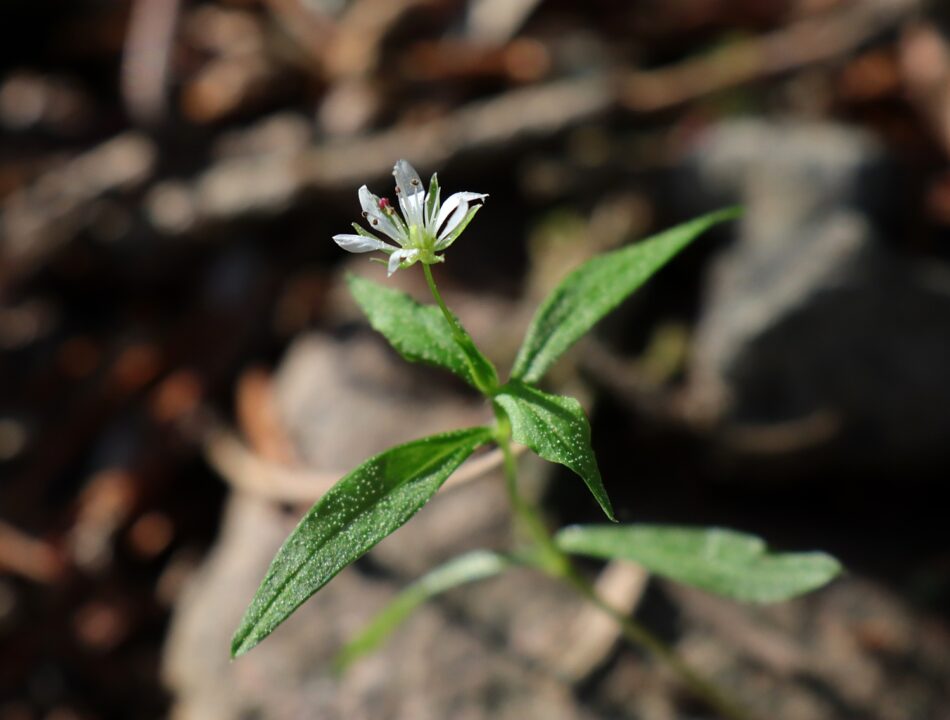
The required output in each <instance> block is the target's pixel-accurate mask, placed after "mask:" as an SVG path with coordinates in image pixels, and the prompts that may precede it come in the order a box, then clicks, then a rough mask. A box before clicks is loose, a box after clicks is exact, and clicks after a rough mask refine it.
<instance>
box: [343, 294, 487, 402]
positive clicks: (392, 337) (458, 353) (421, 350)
mask: <svg viewBox="0 0 950 720" xmlns="http://www.w3.org/2000/svg"><path fill="white" fill-rule="evenodd" d="M347 282H348V283H349V286H350V292H351V293H353V297H354V298H355V299H356V302H357V303H358V304H359V306H360V307H361V308H362V309H363V312H364V313H366V317H367V318H369V322H370V325H372V326H373V329H374V330H376V331H377V332H379V333H380V334H382V335H383V337H385V338H386V339H387V340H388V341H389V342H390V344H391V345H392V346H393V347H394V348H395V349H396V351H397V352H398V353H399V354H400V355H402V356H403V357H404V358H405V359H406V360H409V361H410V362H423V363H427V364H429V365H436V366H438V367H441V368H444V369H446V370H449V371H450V372H453V373H455V374H456V375H458V376H459V377H460V378H462V379H463V380H465V382H467V383H468V384H469V385H471V386H472V387H474V388H475V389H479V381H480V380H482V382H483V383H484V382H485V380H484V378H489V379H490V378H495V382H496V383H497V377H498V375H497V373H496V372H495V367H494V366H493V365H492V364H491V362H489V360H488V359H487V358H486V357H485V356H484V355H482V354H481V352H479V350H478V348H477V347H475V343H474V342H472V339H471V338H470V337H468V335H467V334H465V330H464V329H462V326H461V325H459V328H460V329H461V332H462V333H463V335H462V340H463V341H467V342H464V345H463V344H460V342H457V341H456V338H455V337H454V336H453V334H452V330H451V328H450V327H449V324H448V322H446V319H445V317H444V316H443V315H442V313H441V312H440V311H439V309H438V308H437V307H435V306H434V305H421V304H419V303H417V302H416V301H415V300H413V299H412V298H411V297H409V296H408V295H406V294H405V293H403V292H400V291H399V290H393V289H392V288H387V287H384V286H382V285H379V284H377V283H374V282H373V281H371V280H366V279H365V278H361V277H358V276H356V275H350V276H348V277H347Z"/></svg>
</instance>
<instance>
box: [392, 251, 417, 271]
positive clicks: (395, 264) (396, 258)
mask: <svg viewBox="0 0 950 720" xmlns="http://www.w3.org/2000/svg"><path fill="white" fill-rule="evenodd" d="M418 257H419V251H418V250H414V249H413V250H397V251H396V252H394V253H393V254H392V255H390V256H389V266H388V268H387V273H386V274H387V276H392V274H393V273H394V272H396V271H397V270H398V269H399V268H400V266H401V265H402V263H403V262H406V261H411V262H415V260H416V258H418Z"/></svg>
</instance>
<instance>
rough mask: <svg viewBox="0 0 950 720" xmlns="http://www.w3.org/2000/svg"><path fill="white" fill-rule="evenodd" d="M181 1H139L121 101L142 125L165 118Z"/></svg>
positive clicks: (129, 39) (124, 56)
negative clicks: (171, 60) (166, 95)
mask: <svg viewBox="0 0 950 720" xmlns="http://www.w3.org/2000/svg"><path fill="white" fill-rule="evenodd" d="M179 9H180V0H136V1H135V2H134V3H133V5H132V12H131V13H130V15H129V29H128V32H127V33H126V37H125V48H124V49H123V51H122V70H121V86H122V97H123V99H124V100H125V105H126V107H127V108H128V110H129V113H130V114H131V115H132V117H134V118H135V119H136V120H137V121H139V122H140V123H146V124H150V123H154V122H157V121H158V120H161V119H162V117H163V116H164V114H165V92H166V89H167V86H168V68H169V58H170V56H171V50H172V45H173V43H174V39H175V28H176V26H177V25H178V12H179Z"/></svg>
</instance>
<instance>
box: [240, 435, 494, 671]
mask: <svg viewBox="0 0 950 720" xmlns="http://www.w3.org/2000/svg"><path fill="white" fill-rule="evenodd" d="M490 439H491V431H490V430H489V429H488V428H470V429H468V430H459V431H456V432H451V433H445V434H444V435H433V436H432V437H428V438H423V439H421V440H415V441H413V442H410V443H406V444H405V445H400V446H398V447H394V448H391V449H389V450H387V451H385V452H383V453H380V454H379V455H376V456H375V457H373V458H370V459H369V460H367V461H366V462H365V463H363V464H362V465H360V466H359V467H358V468H356V469H355V470H353V471H352V472H351V473H349V474H348V475H346V476H345V477H344V478H343V479H341V480H340V481H339V482H337V483H336V485H334V486H333V487H332V488H330V490H329V491H328V492H327V493H326V495H324V496H323V498H322V499H321V500H320V501H319V502H318V503H317V504H316V505H314V506H313V507H312V508H311V509H310V511H309V512H308V513H307V514H306V515H305V516H304V517H303V519H302V520H301V521H300V523H299V524H298V525H297V527H296V529H295V530H294V531H293V532H292V533H291V535H290V537H288V538H287V540H286V541H285V542H284V544H283V546H282V547H281V548H280V550H278V551H277V555H276V556H275V557H274V560H273V562H272V563H271V566H270V570H268V572H267V576H266V577H265V578H264V581H263V582H262V583H261V586H260V587H259V588H258V590H257V594H256V595H255V596H254V599H253V600H252V601H251V604H250V606H249V607H248V609H247V611H246V612H245V613H244V618H243V619H242V620H241V624H240V627H238V629H237V632H236V633H235V634H234V638H233V640H232V643H231V654H232V656H234V657H237V656H238V655H243V654H244V653H246V652H247V651H248V650H250V649H251V648H252V647H254V646H255V645H257V643H259V642H260V641H261V640H263V639H264V638H265V637H267V635H269V634H270V633H271V632H273V630H274V629H275V628H276V627H277V626H278V625H280V623H282V622H283V621H284V620H286V619H287V617H288V616H289V615H290V614H291V613H292V612H293V611H294V610H296V609H297V608H298V607H299V606H300V605H301V604H302V603H303V602H304V601H305V600H306V599H307V598H309V597H310V596H311V595H313V594H314V593H315V592H316V591H317V590H319V589H320V588H321V587H323V586H324V585H326V583H328V582H329V581H330V579H331V578H333V576H334V575H336V574H337V573H338V572H339V571H340V570H342V569H343V568H344V567H346V566H347V565H349V564H350V563H351V562H353V561H354V560H356V559H357V558H359V557H360V556H361V555H362V554H363V553H365V552H366V551H367V550H369V549H370V548H371V547H373V545H375V544H376V543H378V542H379V541H380V540H382V539H383V538H384V537H386V536H387V535H389V534H390V533H392V532H393V531H394V530H396V529H397V528H399V527H400V526H401V525H403V524H404V523H405V522H406V521H407V520H408V519H409V518H410V517H412V516H413V515H414V514H415V513H416V511H417V510H419V508H421V507H422V506H423V505H425V503H426V502H427V501H428V500H429V498H430V497H432V496H433V495H434V494H435V492H436V491H437V490H438V489H439V487H440V486H441V485H442V483H444V482H445V480H446V479H447V478H448V477H449V475H451V474H452V473H453V472H454V471H455V469H456V468H458V466H459V465H461V464H462V463H463V462H464V461H465V459H466V458H467V457H468V456H469V455H471V454H472V452H474V451H475V449H476V448H477V447H478V446H479V445H482V444H483V443H485V442H487V441H488V440H490Z"/></svg>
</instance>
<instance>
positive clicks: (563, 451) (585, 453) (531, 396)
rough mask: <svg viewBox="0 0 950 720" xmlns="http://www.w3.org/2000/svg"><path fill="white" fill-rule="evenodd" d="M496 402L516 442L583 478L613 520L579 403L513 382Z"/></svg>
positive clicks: (504, 389) (505, 387)
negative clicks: (501, 409)
mask: <svg viewBox="0 0 950 720" xmlns="http://www.w3.org/2000/svg"><path fill="white" fill-rule="evenodd" d="M495 402H497V403H498V404H499V405H501V407H502V408H503V409H504V411H505V413H506V414H507V415H508V418H509V419H510V420H511V431H512V437H513V438H514V440H515V442H518V443H521V444H522V445H527V446H528V447H529V448H531V449H532V450H534V452H536V453H537V454H538V455H540V456H541V457H543V458H544V459H545V460H550V461H551V462H555V463H560V464H561V465H565V466H567V467H569V468H570V469H571V470H573V471H574V472H576V473H577V474H578V475H580V476H581V479H582V480H583V481H584V482H585V483H586V484H587V487H588V488H589V489H590V491H591V493H592V494H593V496H594V498H595V499H596V500H597V502H598V503H600V506H601V508H603V510H604V512H605V513H606V514H607V517H609V518H610V519H611V520H613V519H614V513H613V509H612V508H611V506H610V498H608V497H607V491H606V490H605V489H604V483H603V480H602V479H601V477H600V470H599V469H598V468H597V458H595V457H594V451H593V449H592V448H591V445H590V423H589V422H587V416H586V415H585V414H584V409H583V408H582V407H581V404H580V403H579V402H577V400H575V399H574V398H571V397H565V396H564V395H549V394H548V393H545V392H542V391H541V390H538V389H537V388H536V387H532V386H530V385H525V384H524V383H521V382H518V381H517V380H512V381H511V382H509V383H508V384H507V385H505V386H504V387H503V388H502V389H501V390H500V391H499V393H498V395H496V396H495Z"/></svg>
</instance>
